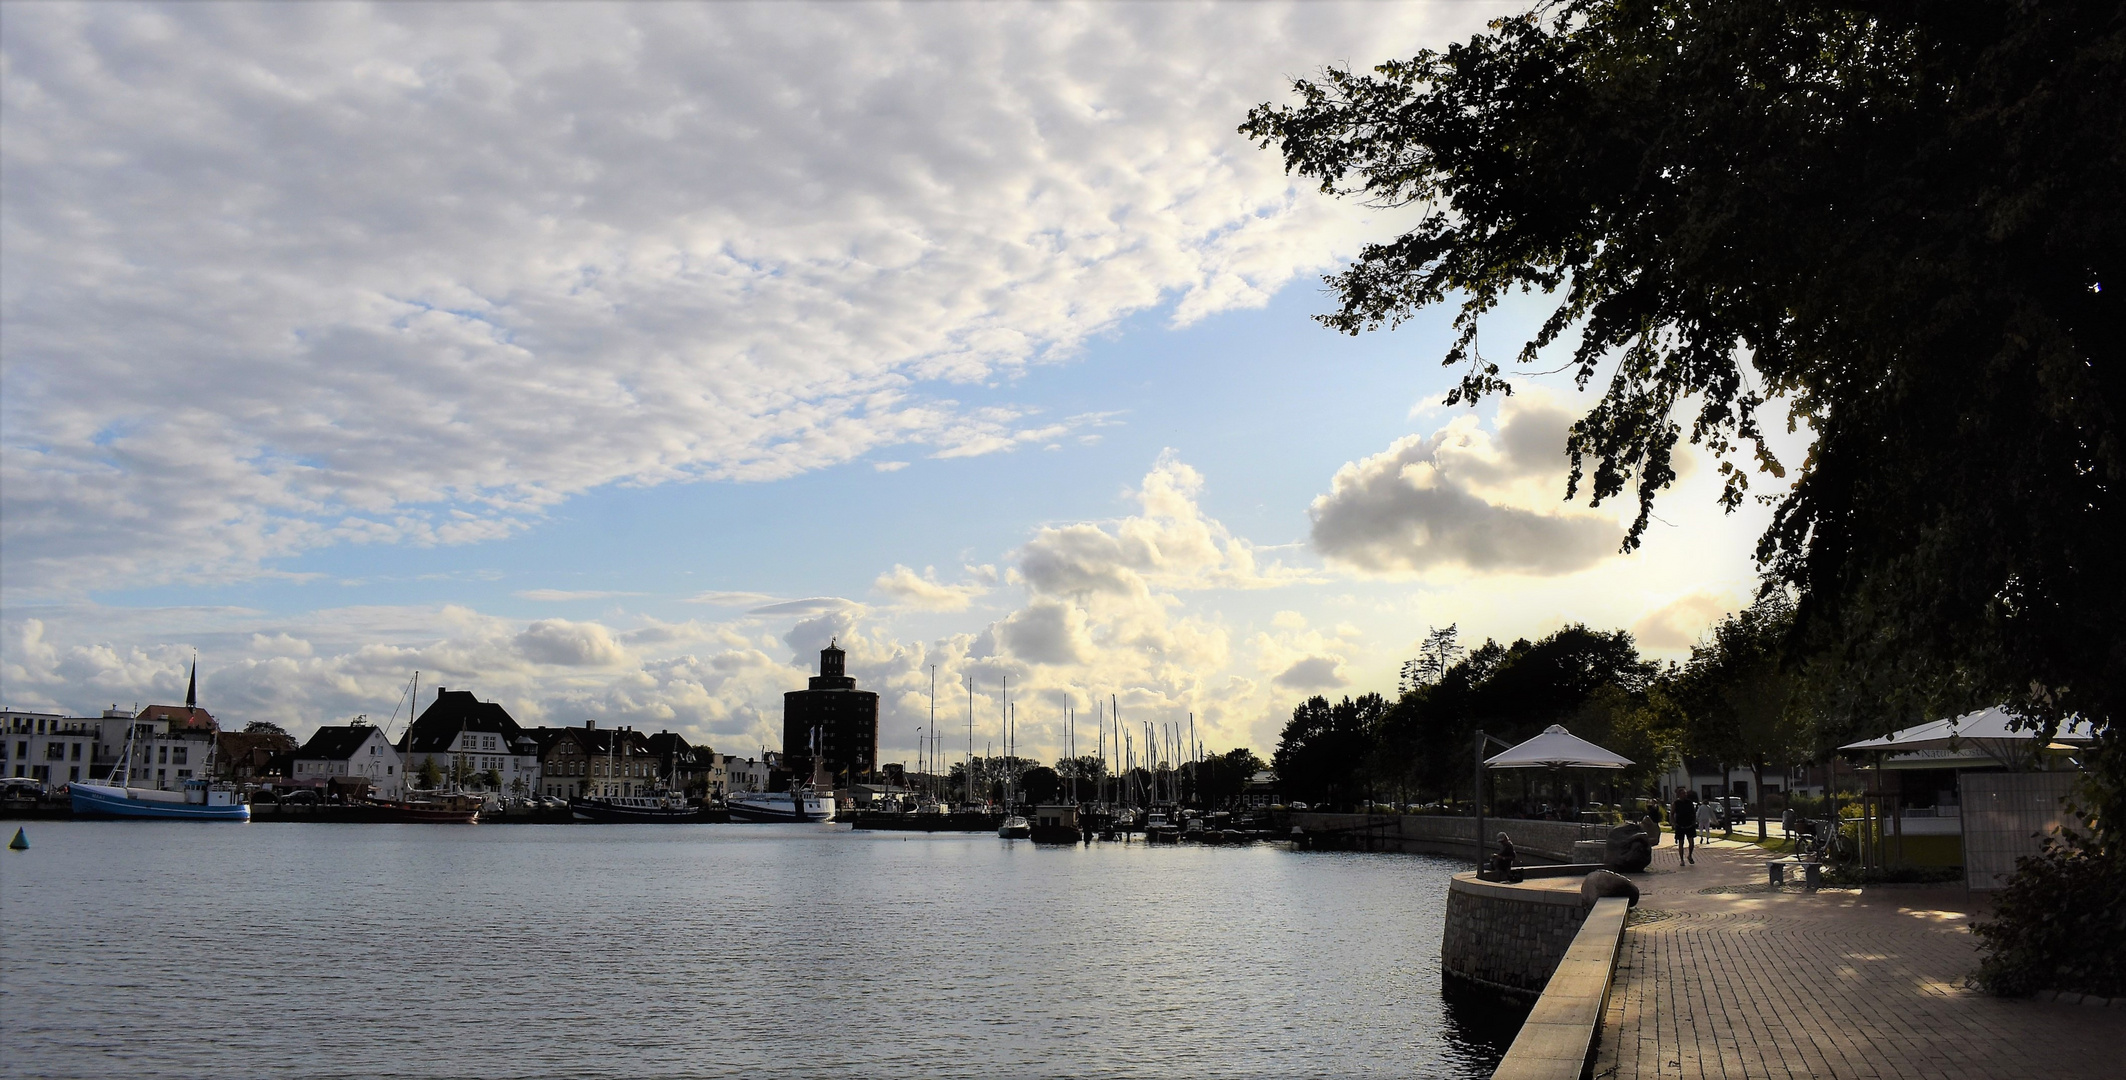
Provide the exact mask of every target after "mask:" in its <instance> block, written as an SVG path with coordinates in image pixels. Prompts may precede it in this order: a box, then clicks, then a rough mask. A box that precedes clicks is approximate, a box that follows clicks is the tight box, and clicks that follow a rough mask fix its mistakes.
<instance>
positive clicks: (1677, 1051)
mask: <svg viewBox="0 0 2126 1080" xmlns="http://www.w3.org/2000/svg"><path fill="white" fill-rule="evenodd" d="M1667 841H1668V842H1667V845H1666V846H1665V847H1663V849H1662V851H1661V854H1660V856H1659V857H1658V858H1657V859H1656V860H1655V863H1654V866H1653V867H1652V868H1651V870H1652V872H1650V873H1648V874H1646V875H1643V876H1639V877H1637V878H1636V879H1635V880H1637V881H1638V883H1639V886H1640V888H1641V890H1642V899H1641V901H1640V905H1639V908H1638V909H1637V910H1636V911H1634V912H1633V913H1632V918H1631V922H1630V924H1629V927H1628V929H1627V930H1626V931H1625V935H1624V945H1623V955H1622V957H1621V959H1620V963H1619V967H1618V971H1617V978H1616V984H1615V988H1614V990H1613V992H1612V995H1611V998H1610V1003H1609V1008H1608V1010H1607V1013H1606V1014H1605V1017H1604V1021H1603V1025H1602V1045H1601V1048H1600V1050H1599V1052H1598V1056H1597V1059H1596V1062H1595V1066H1594V1070H1593V1076H1594V1077H1595V1080H1678V1078H1682V1080H1701V1078H1702V1080H1745V1078H1747V1080H1765V1078H1770V1080H1788V1078H1825V1080H1829V1078H1844V1077H1895V1078H1912V1080H1919V1078H1928V1080H1984V1078H1990V1077H2001V1078H2003V1080H2007V1078H2014V1080H2023V1078H2027V1077H2032V1076H2042V1077H2047V1078H2054V1080H2058V1078H2068V1077H2090V1078H2096V1077H2115V1076H2118V1075H2120V1068H2121V1066H2120V1060H2119V1055H2120V1047H2126V1006H2114V1007H2097V1006H2088V1005H2064V1004H2055V1003H2040V1002H2035V1001H2019V1000H2005V999H2001V998H1995V997H1989V996H1987V995H1985V994H1982V993H1979V992H1978V991H1976V990H1969V989H1965V987H1964V979H1965V977H1966V976H1967V975H1968V974H1969V973H1970V972H1971V971H1972V970H1974V969H1975V968H1976V967H1977V966H1978V951H1977V939H1976V938H1975V937H1973V936H1972V935H1971V933H1970V932H1969V926H1970V921H1971V913H1972V902H1971V900H1969V899H1967V894H1966V893H1965V892H1964V890H1963V889H1961V888H1956V887H1951V888H1946V889H1940V888H1928V889H1895V888H1893V889H1876V890H1868V891H1865V892H1862V891H1844V890H1828V889H1827V890H1824V891H1821V892H1817V893H1814V894H1807V893H1803V892H1802V891H1801V890H1800V888H1799V886H1797V885H1789V886H1787V887H1785V888H1783V889H1780V890H1777V891H1774V890H1773V889H1771V888H1770V887H1769V886H1768V885H1766V884H1765V871H1764V860H1765V858H1766V857H1767V855H1766V853H1765V852H1764V851H1763V850H1762V849H1760V848H1756V847H1753V846H1750V845H1746V844H1742V843H1735V842H1726V841H1716V842H1714V843H1711V844H1708V845H1701V846H1700V848H1699V849H1698V861H1697V863H1696V865H1694V866H1685V867H1679V866H1678V865H1677V858H1676V854H1675V841H1674V838H1673V837H1668V838H1667ZM1981 903H1982V901H1981Z"/></svg>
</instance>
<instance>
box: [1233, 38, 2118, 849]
mask: <svg viewBox="0 0 2126 1080" xmlns="http://www.w3.org/2000/svg"><path fill="white" fill-rule="evenodd" d="M2122 58H2126V20H2122V19H2120V18H2119V15H2118V6H2117V4H2116V3H2112V2H2099V0H1971V2H1968V3H1962V4H1942V3H1921V2H1916V0H1888V2H1885V3H1879V4H1870V5H1864V6H1863V5H1851V6H1841V5H1834V4H1829V3H1822V2H1794V0H1724V2H1722V0H1713V2H1703V0H1699V2H1690V3H1685V2H1682V0H1632V2H1622V0H1565V2H1561V3H1552V4H1544V5H1542V6H1541V7H1539V8H1537V9H1536V10H1535V11H1532V12H1530V13H1528V14H1526V15H1522V16H1519V17H1515V18H1510V19H1503V20H1500V21H1498V22H1495V23H1493V24H1492V25H1491V27H1490V29H1489V31H1488V32H1486V33H1484V34H1480V35H1478V36H1476V37H1473V38H1471V39H1470V40H1469V41H1467V42H1465V43H1462V44H1459V45H1455V46H1453V47H1451V48H1449V49H1448V50H1446V51H1445V52H1443V53H1439V52H1429V51H1428V52H1424V53H1421V54H1419V55H1418V56H1416V57H1414V58H1411V59H1409V60H1398V61H1391V62H1388V63H1385V64H1382V65H1381V66H1379V67H1377V68H1375V69H1374V70H1373V72H1372V73H1371V74H1363V73H1355V72H1352V71H1349V70H1330V71H1327V72H1325V73H1324V74H1323V75H1322V76H1320V77H1319V78H1318V79H1309V80H1300V81H1298V82H1297V83H1295V86H1294V89H1295V90H1296V92H1297V94H1298V96H1299V99H1300V100H1299V103H1298V104H1297V105H1296V106H1280V105H1263V106H1260V107H1258V108H1256V109H1254V110H1253V111H1251V112H1250V113H1249V115H1248V117H1247V120H1246V122H1245V123H1244V124H1243V125H1242V126H1241V131H1242V132H1244V133H1246V134H1247V135H1248V136H1250V137H1251V138H1254V139H1256V140H1258V141H1260V142H1261V143H1262V144H1263V145H1265V146H1269V145H1273V144H1274V145H1275V146H1276V147H1277V148H1278V149H1279V150H1280V151H1281V152H1282V153H1283V156H1284V159H1285V163H1286V166H1287V168H1288V169H1289V170H1290V171H1292V172H1295V173H1298V174H1300V175H1304V176H1308V177H1311V178H1314V179H1316V180H1318V181H1319V183H1320V186H1321V188H1322V190H1324V191H1326V192H1333V193H1338V194H1342V195H1347V196H1354V197H1358V198H1361V199H1364V200H1366V201H1368V202H1369V203H1373V204H1376V205H1394V206H1401V205H1412V206H1418V207H1421V208H1422V214H1421V217H1420V220H1419V223H1418V224H1417V226H1416V227H1415V228H1413V229H1412V230H1411V231H1409V232H1408V233H1405V234H1404V235H1402V236H1399V237H1395V238H1393V239H1390V240H1387V241H1386V242H1383V243H1378V244H1373V245H1370V246H1368V247H1366V248H1364V249H1363V251H1362V252H1361V254H1360V255H1359V257H1358V259H1357V261H1356V262H1355V263H1354V264H1353V265H1351V266H1350V267H1348V268H1346V269H1345V270H1343V271H1342V272H1340V273H1338V274H1336V275H1334V276H1332V277H1331V278H1330V279H1329V281H1330V284H1331V285H1332V286H1333V287H1334V289H1335V291H1336V293H1337V294H1338V296H1339V305H1338V307H1337V309H1336V310H1334V311H1332V312H1330V313H1328V314H1325V315H1323V316H1321V321H1322V322H1324V323H1325V324H1327V325H1328V326H1330V327H1333V328H1335V329H1338V330H1341V331H1344V332H1347V333H1358V332H1360V331H1363V330H1367V329H1372V328H1377V327H1380V326H1384V325H1392V324H1394V323H1397V322H1399V321H1401V320H1403V319H1406V318H1408V317H1410V316H1411V315H1412V314H1414V313H1415V312H1417V311H1418V310H1420V309H1422V308H1424V307H1427V306H1429V305H1433V304H1439V303H1444V302H1446V301H1447V300H1448V299H1449V298H1450V297H1452V298H1455V299H1456V301H1457V302H1458V303H1459V305H1460V307H1459V311H1458V313H1457V315H1456V317H1455V325H1456V328H1457V331H1458V336H1457V338H1456V340H1455V341H1454V343H1453V345H1452V346H1451V347H1450V348H1449V349H1448V350H1447V353H1446V355H1445V357H1444V360H1445V362H1446V363H1447V364H1449V365H1450V366H1456V367H1459V368H1461V369H1462V370H1463V376H1462V379H1461V382H1460V385H1459V386H1458V387H1457V388H1456V389H1455V390H1454V392H1453V393H1451V394H1450V395H1449V396H1448V401H1449V402H1450V403H1457V402H1465V403H1473V402H1475V401H1477V400H1479V399H1481V398H1482V397H1484V396H1486V395H1490V394H1497V393H1510V392H1511V390H1512V387H1511V384H1510V380H1509V378H1508V376H1509V375H1511V374H1512V373H1511V372H1508V371H1505V370H1503V369H1502V368H1501V365H1500V363H1499V361H1498V360H1497V359H1492V358H1487V357H1486V356H1484V355H1483V354H1482V353H1481V352H1479V351H1478V349H1477V330H1478V325H1479V322H1480V321H1481V319H1482V317H1483V316H1484V315H1485V314H1486V313H1488V312H1489V311H1491V310H1492V309H1493V307H1495V306H1496V305H1497V304H1498V303H1499V301H1500V300H1501V299H1502V298H1504V297H1505V296H1507V295H1508V294H1509V293H1511V292H1513V291H1515V290H1528V289H1533V290H1538V291H1542V292H1545V293H1550V294H1553V295H1555V296H1556V297H1557V301H1558V303H1557V307H1556V308H1555V310H1554V311H1553V312H1552V313H1551V315H1550V316H1549V317H1548V318H1547V319H1546V320H1545V321H1544V322H1543V324H1542V325H1541V327H1540V328H1539V329H1538V330H1537V332H1536V333H1535V334H1534V335H1533V337H1532V338H1531V339H1530V340H1528V341H1527V342H1526V343H1525V344H1524V345H1523V347H1522V348H1521V349H1520V351H1519V353H1518V355H1517V356H1516V357H1515V359H1514V360H1513V361H1512V363H1513V364H1514V365H1516V366H1517V367H1519V368H1521V369H1532V368H1535V367H1537V366H1541V365H1545V364H1546V363H1549V362H1547V361H1545V360H1544V359H1543V358H1542V354H1543V352H1544V351H1545V350H1546V349H1548V348H1549V347H1550V346H1552V345H1554V344H1559V343H1564V342H1572V341H1574V340H1575V339H1577V343H1576V344H1574V345H1573V346H1572V351H1571V353H1570V356H1569V358H1567V359H1566V362H1565V363H1566V366H1567V367H1569V368H1570V369H1571V370H1572V371H1573V374H1574V377H1575V379H1576V381H1577V382H1578V383H1579V384H1580V385H1582V386H1585V385H1587V384H1588V383H1590V382H1592V381H1595V380H1597V379H1598V378H1603V377H1605V376H1604V373H1605V372H1606V373H1607V375H1606V379H1607V381H1606V383H1604V385H1603V386H1602V391H1603V393H1602V396H1601V398H1600V400H1599V402H1598V403H1597V404H1596V405H1595V406H1594V407H1593V408H1592V409H1591V410H1590V411H1589V412H1588V413H1587V414H1586V415H1585V416H1584V417H1582V418H1581V419H1580V420H1579V421H1578V422H1577V423H1576V424H1575V425H1574V426H1573V428H1572V430H1571V433H1570V436H1569V439H1568V441H1567V444H1566V446H1565V447H1564V448H1563V449H1564V450H1565V451H1566V453H1567V454H1568V456H1569V458H1570V461H1571V464H1572V470H1571V474H1570V479H1569V481H1568V486H1567V492H1568V494H1575V493H1577V492H1578V490H1579V489H1580V488H1581V487H1583V486H1584V487H1586V488H1587V489H1588V494H1589V495H1590V496H1591V498H1592V500H1593V501H1595V502H1600V501H1602V500H1605V499H1609V498H1613V497H1620V496H1623V495H1625V494H1626V493H1630V494H1632V495H1634V497H1635V498H1636V499H1637V500H1638V516H1637V519H1636V520H1635V521H1634V523H1633V525H1632V528H1631V530H1630V532H1629V534H1628V537H1627V539H1626V541H1625V546H1626V548H1627V550H1629V549H1631V548H1633V547H1636V545H1637V544H1638V542H1639V539H1640V537H1641V535H1642V533H1643V530H1644V529H1645V527H1646V523H1647V521H1648V520H1649V517H1648V515H1649V514H1650V512H1651V510H1652V507H1653V503H1654V501H1655V499H1656V497H1657V496H1658V495H1659V494H1660V492H1661V491H1663V490H1664V489H1666V488H1667V487H1668V486H1669V485H1670V484H1671V483H1672V482H1673V481H1674V480H1675V478H1676V473H1675V468H1674V464H1673V454H1674V452H1675V448H1676V446H1677V444H1678V442H1679V441H1680V440H1681V439H1682V438H1683V437H1685V435H1686V434H1687V436H1688V438H1689V439H1690V440H1691V442H1693V443H1695V444H1701V445H1703V446H1705V447H1706V448H1708V449H1709V450H1710V451H1711V452H1712V453H1713V455H1714V456H1715V457H1716V458H1717V459H1718V460H1719V462H1720V469H1721V472H1722V474H1723V475H1724V476H1725V478H1726V483H1725V488H1724V490H1723V492H1722V495H1721V499H1722V502H1723V504H1724V505H1726V506H1727V507H1729V508H1733V507H1735V506H1738V505H1739V504H1740V503H1741V500H1743V499H1744V498H1746V497H1748V495H1749V483H1750V477H1751V471H1752V470H1751V469H1750V468H1748V467H1747V465H1746V464H1744V463H1739V462H1738V460H1737V459H1738V458H1744V459H1746V458H1754V460H1755V462H1756V465H1757V468H1758V469H1760V470H1762V471H1764V472H1767V473H1770V474H1772V475H1774V476H1784V474H1785V463H1783V462H1780V461H1778V460H1777V458H1776V457H1775V456H1774V455H1773V453H1772V452H1771V450H1770V449H1769V448H1768V447H1767V446H1766V444H1765V441H1764V431H1763V430H1762V429H1761V427H1760V423H1761V422H1762V416H1763V414H1764V410H1765V407H1766V406H1767V404H1768V402H1770V401H1771V399H1774V398H1780V399H1783V403H1784V406H1785V408H1786V409H1787V410H1788V411H1789V413H1790V415H1791V417H1792V418H1793V419H1792V422H1794V423H1798V424H1803V425H1806V426H1807V427H1808V429H1809V432H1810V434H1811V436H1812V439H1813V444H1812V447H1811V449H1810V452H1809V455H1808V458H1807V460H1806V461H1805V462H1802V463H1801V464H1800V468H1799V471H1798V473H1797V474H1796V475H1795V476H1794V477H1793V482H1792V485H1791V487H1790V488H1789V489H1788V490H1787V492H1786V493H1785V494H1783V495H1779V496H1778V497H1777V498H1776V510H1775V513H1774V516H1773V519H1772V523H1771V525H1770V527H1769V529H1768V530H1767V532H1766V533H1765V534H1764V535H1763V537H1762V538H1761V539H1760V541H1759V544H1758V547H1757V557H1758V559H1759V561H1760V563H1761V564H1762V565H1763V566H1764V567H1765V568H1766V570H1767V571H1768V572H1769V574H1770V575H1771V578H1772V580H1773V582H1774V583H1775V584H1776V585H1778V586H1782V587H1786V588H1790V589H1792V590H1793V595H1794V597H1795V599H1796V606H1795V620H1794V630H1793V632H1792V633H1793V637H1794V639H1795V640H1797V641H1805V642H1808V643H1811V644H1812V645H1814V646H1817V647H1820V648H1824V649H1827V650H1829V651H1830V652H1831V653H1832V654H1833V655H1834V656H1835V657H1836V660H1837V663H1838V664H1839V665H1840V667H1841V668H1843V669H1844V670H1845V671H1847V672H1849V673H1851V674H1852V675H1853V676H1854V677H1855V678H1856V679H1857V680H1859V681H1861V682H1863V683H1873V682H1880V683H1883V684H1887V685H1889V686H1892V687H1894V686H1896V685H1898V684H1903V683H1918V684H1921V685H1927V686H1941V685H1949V684H1954V683H1961V684H1965V685H1970V686H1973V687H1976V688H1978V690H1979V692H1980V693H1981V695H1982V697H1983V698H1987V699H1991V700H1992V701H2004V702H2006V703H2008V704H2009V705H2010V706H2011V707H2012V708H2015V709H2016V710H2018V712H2020V713H2021V714H2023V715H2025V716H2028V717H2030V718H2032V719H2033V720H2035V721H2039V722H2041V723H2052V722H2056V721H2058V720H2059V719H2060V718H2062V717H2064V716H2066V715H2068V714H2070V713H2077V712H2078V713H2080V714H2081V715H2082V716H2083V717H2085V718H2087V719H2089V720H2091V721H2092V723H2093V725H2094V726H2095V727H2097V728H2098V729H2099V730H2100V731H2101V732H2102V733H2103V734H2102V736H2101V739H2100V743H2099V747H2098V749H2097V751H2096V752H2095V753H2094V754H2093V755H2092V774H2093V776H2094V777H2096V778H2097V781H2098V782H2097V783H2095V784H2094V785H2092V787H2091V792H2092V796H2093V797H2096V798H2101V799H2105V800H2108V801H2107V802H2106V804H2105V805H2102V806H2099V807H2097V808H2096V809H2097V811H2098V812H2097V819H2098V820H2099V821H2100V822H2103V823H2104V824H2102V825H2100V826H2099V828H2100V829H2102V830H2103V831H2104V832H2105V834H2106V835H2107V836H2110V837H2112V838H2113V842H2114V843H2115V842H2116V839H2117V837H2118V835H2119V834H2118V830H2119V829H2120V828H2121V823H2122V822H2126V801H2122V799H2126V796H2122V795H2121V794H2120V793H2122V792H2126V783H2122V782H2121V777H2122V776H2126V747H2122V746H2121V745H2120V743H2121V741H2122V739H2121V736H2120V734H2119V733H2118V732H2117V731H2116V730H2115V725H2113V724H2112V719H2113V718H2114V717H2115V716H2117V715H2119V712H2120V709H2121V708H2122V703H2126V631H2122V629H2121V628H2122V627H2126V560H2121V559H2119V558H2118V557H2117V555H2116V548H2117V544H2118V539H2117V538H2118V537H2120V536H2122V535H2126V509H2122V506H2121V494H2120V493H2121V491H2122V488H2126V439H2122V438H2121V430H2120V424H2121V418H2122V416H2126V367H2122V365H2121V363H2120V352H2121V344H2122V337H2126V307H2122V290H2121V288H2120V277H2121V270H2122V266H2121V262H2122V256H2126V197H2122V196H2126V109H2120V108H2118V107H2117V103H2118V100H2119V97H2120V88H2121V86H2122V85H2126V59H2122ZM1550 366H1555V365H1554V364H1550Z"/></svg>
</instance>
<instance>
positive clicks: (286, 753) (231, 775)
mask: <svg viewBox="0 0 2126 1080" xmlns="http://www.w3.org/2000/svg"><path fill="white" fill-rule="evenodd" d="M298 749H300V744H299V743H297V742H296V741H295V737H294V736H292V735H289V734H288V733H287V732H286V731H283V730H281V729H280V727H279V726H278V725H275V724H259V723H254V724H252V725H251V726H250V727H247V728H245V729H244V730H242V731H223V732H219V733H217V734H216V735H215V736H214V778H215V779H217V780H227V781H229V782H231V783H236V784H267V783H272V782H273V781H276V780H285V779H287V778H288V776H289V774H290V773H291V772H292V771H293V769H294V767H295V761H294V758H295V752H296V750H298Z"/></svg>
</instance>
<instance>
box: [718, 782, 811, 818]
mask: <svg viewBox="0 0 2126 1080" xmlns="http://www.w3.org/2000/svg"><path fill="white" fill-rule="evenodd" d="M723 805H724V808H725V809H727V810H729V811H730V812H731V820H732V821H804V822H821V821H833V820H834V800H833V799H832V798H821V797H820V795H819V793H818V792H816V791H814V790H813V789H811V788H803V789H801V790H800V789H795V788H793V789H791V790H789V791H741V792H738V793H736V794H732V795H726V796H724V799H723Z"/></svg>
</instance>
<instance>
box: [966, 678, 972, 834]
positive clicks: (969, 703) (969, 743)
mask: <svg viewBox="0 0 2126 1080" xmlns="http://www.w3.org/2000/svg"><path fill="white" fill-rule="evenodd" d="M967 805H969V806H973V805H974V676H972V675H969V676H967Z"/></svg>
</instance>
